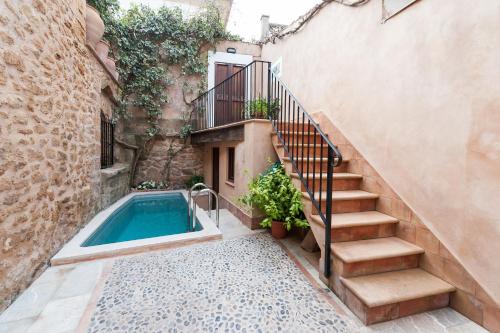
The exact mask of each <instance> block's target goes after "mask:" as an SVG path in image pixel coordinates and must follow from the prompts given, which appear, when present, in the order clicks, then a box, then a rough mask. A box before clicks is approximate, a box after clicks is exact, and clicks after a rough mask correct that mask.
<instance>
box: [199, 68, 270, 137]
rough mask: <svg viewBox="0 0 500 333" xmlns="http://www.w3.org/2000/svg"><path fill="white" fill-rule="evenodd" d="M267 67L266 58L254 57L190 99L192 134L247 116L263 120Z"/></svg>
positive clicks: (268, 70)
mask: <svg viewBox="0 0 500 333" xmlns="http://www.w3.org/2000/svg"><path fill="white" fill-rule="evenodd" d="M270 70H271V63H270V62H269V61H262V60H254V61H252V62H251V63H249V64H248V65H246V66H245V67H242V68H241V69H240V70H238V71H237V72H235V73H234V74H232V75H230V76H229V77H228V78H226V79H224V80H223V81H222V82H220V83H218V84H217V85H215V86H214V87H212V88H211V89H209V90H207V91H205V92H204V93H202V94H201V95H199V96H198V97H197V98H195V99H194V100H193V101H192V102H191V104H192V106H193V112H192V113H191V126H192V131H193V133H196V132H197V131H201V130H205V129H209V128H214V127H218V126H223V125H227V124H232V123H236V122H240V121H243V120H248V119H256V118H261V119H262V118H264V119H267V118H268V117H267V114H268V112H269V102H270V98H269V97H270V96H269V92H270V89H269V82H270V80H269V73H270ZM266 103H267V106H266Z"/></svg>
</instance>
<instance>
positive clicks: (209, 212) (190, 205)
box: [188, 183, 219, 231]
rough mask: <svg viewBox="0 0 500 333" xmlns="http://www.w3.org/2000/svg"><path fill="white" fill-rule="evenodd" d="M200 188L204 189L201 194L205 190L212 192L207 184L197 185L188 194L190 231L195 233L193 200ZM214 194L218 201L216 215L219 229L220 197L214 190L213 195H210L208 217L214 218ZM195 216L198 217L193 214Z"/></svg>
mask: <svg viewBox="0 0 500 333" xmlns="http://www.w3.org/2000/svg"><path fill="white" fill-rule="evenodd" d="M199 187H202V189H201V190H200V192H201V191H203V190H205V189H209V190H210V187H208V185H207V184H205V183H196V184H194V185H193V186H191V188H190V189H189V192H188V231H193V230H194V229H195V226H196V224H195V219H194V218H193V221H191V207H192V203H191V202H192V200H193V196H192V192H193V191H194V190H195V189H197V188H199ZM205 192H206V191H205ZM205 192H204V193H205ZM198 193H199V192H198ZM198 193H197V194H196V195H195V196H196V197H197V196H198ZM212 194H213V195H214V196H215V200H216V209H217V210H216V214H217V228H218V227H219V195H218V194H217V192H215V191H213V190H211V193H210V194H209V195H208V216H209V217H210V218H212ZM193 203H194V202H193ZM194 207H196V204H195V205H194ZM193 211H195V209H193ZM193 216H196V214H193Z"/></svg>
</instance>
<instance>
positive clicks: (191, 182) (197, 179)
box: [186, 175, 204, 188]
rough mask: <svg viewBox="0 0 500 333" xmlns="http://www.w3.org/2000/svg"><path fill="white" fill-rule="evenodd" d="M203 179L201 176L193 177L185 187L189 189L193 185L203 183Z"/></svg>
mask: <svg viewBox="0 0 500 333" xmlns="http://www.w3.org/2000/svg"><path fill="white" fill-rule="evenodd" d="M203 181H204V179H203V176H201V175H193V176H191V177H190V178H189V179H188V181H187V182H186V187H187V188H191V187H193V185H194V184H198V183H203Z"/></svg>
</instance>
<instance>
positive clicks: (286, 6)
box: [120, 0, 321, 40]
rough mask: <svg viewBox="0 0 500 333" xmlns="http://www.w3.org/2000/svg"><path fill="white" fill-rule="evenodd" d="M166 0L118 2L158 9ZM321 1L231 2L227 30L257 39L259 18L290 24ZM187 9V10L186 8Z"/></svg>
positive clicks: (264, 0)
mask: <svg viewBox="0 0 500 333" xmlns="http://www.w3.org/2000/svg"><path fill="white" fill-rule="evenodd" d="M167 2H168V0H120V4H121V6H122V7H123V8H128V7H129V6H130V4H131V3H143V4H147V5H149V6H151V7H152V8H158V7H160V6H161V5H163V4H166V3H167ZM319 2H321V0H233V7H232V9H231V14H230V15H229V22H228V25H227V28H228V30H229V31H230V32H232V33H235V34H238V35H239V36H241V37H243V38H244V39H245V40H252V39H256V40H257V39H259V37H260V17H261V16H262V15H263V14H266V15H269V16H270V21H271V22H272V23H280V24H290V23H292V22H293V20H295V19H296V18H298V17H299V16H300V15H302V14H305V13H306V12H307V11H308V10H309V9H311V8H312V7H313V6H314V5H315V4H317V3H319ZM186 9H187V8H186Z"/></svg>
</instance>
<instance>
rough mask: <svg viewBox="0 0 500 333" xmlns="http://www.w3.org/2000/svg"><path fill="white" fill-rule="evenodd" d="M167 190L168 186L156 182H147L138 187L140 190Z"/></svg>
mask: <svg viewBox="0 0 500 333" xmlns="http://www.w3.org/2000/svg"><path fill="white" fill-rule="evenodd" d="M166 188H167V184H165V183H164V182H155V181H154V180H146V181H144V182H142V183H140V184H139V185H137V187H136V189H138V190H163V189H166Z"/></svg>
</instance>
